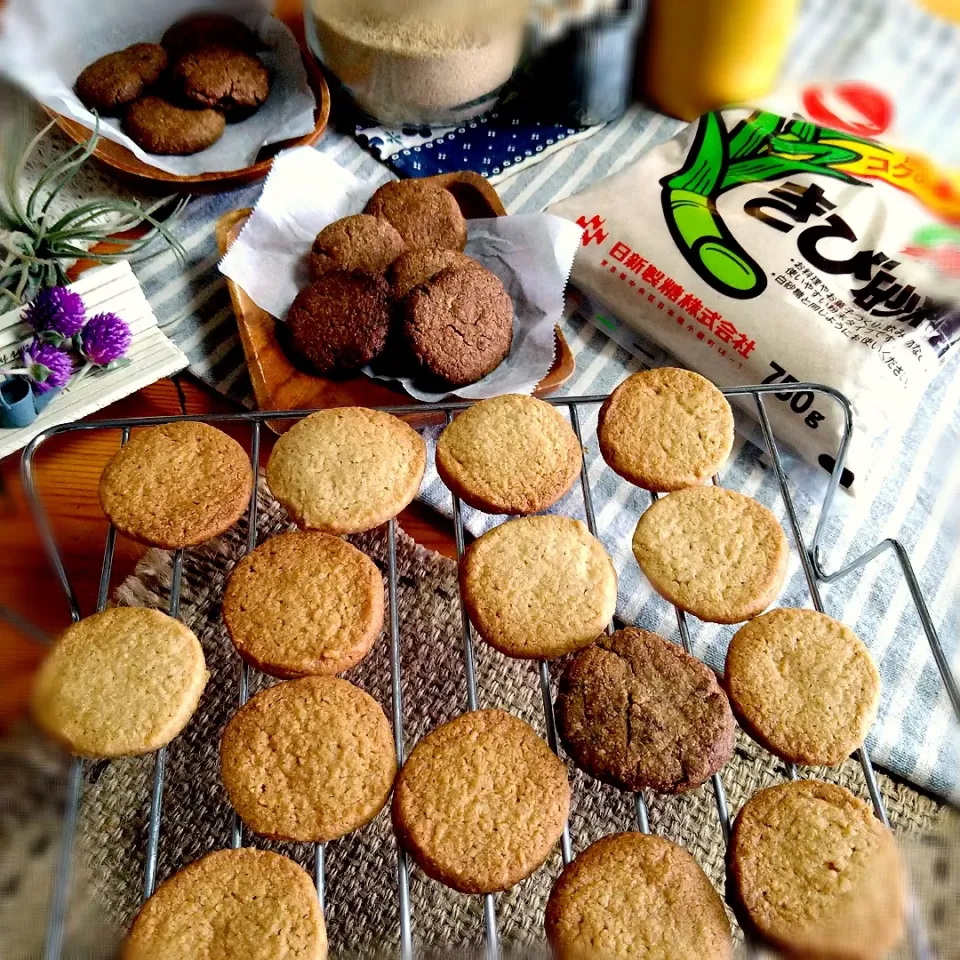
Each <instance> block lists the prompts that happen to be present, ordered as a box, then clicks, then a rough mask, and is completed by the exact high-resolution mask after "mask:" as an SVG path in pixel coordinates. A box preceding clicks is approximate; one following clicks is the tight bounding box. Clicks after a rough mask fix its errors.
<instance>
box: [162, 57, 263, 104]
mask: <svg viewBox="0 0 960 960" xmlns="http://www.w3.org/2000/svg"><path fill="white" fill-rule="evenodd" d="M170 81H171V84H172V85H173V87H174V89H175V90H176V91H177V92H178V93H179V95H180V96H181V97H183V99H184V100H186V101H187V102H188V103H190V104H194V105H196V106H198V107H209V108H212V109H214V110H219V111H220V112H221V113H223V114H224V115H225V116H226V118H227V121H228V122H230V123H235V122H237V121H240V120H246V118H247V117H249V116H250V115H251V114H254V113H256V112H257V110H259V109H260V107H262V106H263V104H264V103H266V101H267V97H269V96H270V71H269V70H268V69H267V68H266V67H265V66H264V64H263V63H262V61H261V60H260V58H259V57H257V56H256V55H255V54H252V53H247V52H246V51H245V50H238V49H237V48H236V47H230V46H225V45H224V44H211V45H210V46H208V47H197V48H194V49H192V50H188V51H187V52H186V53H183V54H181V55H180V57H178V58H177V61H176V62H175V63H174V64H173V67H172V69H171V71H170Z"/></svg>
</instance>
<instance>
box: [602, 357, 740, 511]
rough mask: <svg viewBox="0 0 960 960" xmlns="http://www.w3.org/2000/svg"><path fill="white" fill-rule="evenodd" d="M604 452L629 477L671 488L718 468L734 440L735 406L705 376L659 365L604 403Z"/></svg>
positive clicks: (654, 487) (626, 383) (630, 380)
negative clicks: (731, 405) (733, 408)
mask: <svg viewBox="0 0 960 960" xmlns="http://www.w3.org/2000/svg"><path fill="white" fill-rule="evenodd" d="M597 439H598V440H599V442H600V453H601V454H603V459H604V460H606V461H607V463H608V464H609V466H610V468H611V469H612V470H614V471H615V472H617V473H619V474H620V476H621V477H623V478H624V479H625V480H629V481H630V482H631V483H634V484H636V485H637V486H638V487H643V489H644V490H656V491H659V492H661V493H668V492H670V491H671V490H681V489H683V488H684V487H693V486H697V485H698V484H701V483H703V482H704V481H705V480H707V479H709V478H710V477H712V476H713V475H714V474H716V473H719V472H720V468H721V467H722V466H723V465H724V464H725V463H726V462H727V457H728V456H730V449H731V447H732V446H733V411H732V410H731V409H730V404H729V403H727V400H726V397H724V395H723V394H722V393H721V392H720V391H719V390H718V389H717V388H716V387H715V386H714V385H713V384H712V383H711V382H710V381H709V380H707V379H706V378H704V377H701V376H700V374H698V373H692V372H691V371H689V370H679V369H677V368H675V367H659V368H657V369H655V370H644V371H642V372H641V373H635V374H634V375H633V376H632V377H628V378H627V379H626V380H624V381H623V383H621V384H620V386H619V387H617V389H616V390H614V391H613V393H611V394H610V396H609V397H608V398H607V400H606V402H605V403H604V404H603V406H602V407H601V408H600V418H599V420H598V423H597Z"/></svg>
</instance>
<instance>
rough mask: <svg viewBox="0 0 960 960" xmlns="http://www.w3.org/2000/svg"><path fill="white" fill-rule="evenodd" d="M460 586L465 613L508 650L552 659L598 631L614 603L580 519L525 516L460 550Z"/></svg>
mask: <svg viewBox="0 0 960 960" xmlns="http://www.w3.org/2000/svg"><path fill="white" fill-rule="evenodd" d="M460 585H461V589H462V590H463V599H464V602H465V603H466V605H467V611H468V612H469V614H470V620H471V621H472V623H473V625H474V627H476V629H477V632H478V633H479V634H480V636H481V637H483V639H484V640H486V641H487V643H489V644H490V645H491V646H492V647H495V648H496V649H497V650H499V651H500V652H501V653H505V654H506V655H507V656H510V657H528V658H538V659H551V658H553V657H562V656H564V654H567V653H573V652H574V651H576V650H580V649H582V648H583V647H585V646H587V645H588V644H591V643H593V641H594V640H596V639H597V637H598V636H599V635H600V634H601V633H602V632H603V631H604V629H605V628H606V626H607V624H608V623H610V620H611V618H612V617H613V614H614V611H615V609H616V604H617V574H616V571H615V570H614V568H613V563H612V562H611V560H610V557H609V556H608V555H607V551H606V550H604V549H603V545H602V544H601V543H600V541H599V540H597V539H596V538H595V537H592V536H591V535H590V531H589V530H588V529H587V527H586V526H585V525H584V524H582V523H581V522H580V521H579V520H570V519H568V518H567V517H554V516H544V517H524V518H522V519H520V520H511V521H509V522H508V523H503V524H501V525H500V526H499V527H494V529H493V530H490V531H489V532H487V533H485V534H484V535H483V536H482V537H480V539H479V540H476V541H475V542H474V543H472V544H471V545H470V547H469V548H468V549H467V552H466V553H465V554H464V556H463V561H462V562H461V565H460Z"/></svg>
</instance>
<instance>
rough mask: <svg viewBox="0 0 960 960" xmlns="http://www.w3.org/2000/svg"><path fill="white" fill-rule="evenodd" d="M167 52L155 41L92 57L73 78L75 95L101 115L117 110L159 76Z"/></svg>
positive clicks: (163, 66)
mask: <svg viewBox="0 0 960 960" xmlns="http://www.w3.org/2000/svg"><path fill="white" fill-rule="evenodd" d="M166 69H167V51H166V50H164V49H163V47H161V46H159V45H158V44H156V43H135V44H133V46H130V47H127V48H126V50H118V51H117V52H116V53H108V54H107V55H106V56H105V57H101V58H100V59H99V60H94V61H93V63H91V64H90V66H89V67H86V68H85V69H84V70H83V72H82V73H81V74H80V76H79V77H77V83H76V91H77V96H78V97H79V98H80V99H81V101H82V102H83V104H84V105H85V106H87V107H89V108H90V109H91V110H96V111H97V112H98V113H100V114H102V115H104V116H112V115H113V114H116V113H120V112H121V111H122V110H123V108H124V107H125V106H127V104H129V103H133V101H134V100H138V99H139V98H140V97H142V96H143V95H144V93H146V91H147V90H149V89H150V88H151V87H152V86H154V85H155V84H156V83H157V82H158V81H159V80H160V78H161V77H162V76H163V72H164V71H165V70H166Z"/></svg>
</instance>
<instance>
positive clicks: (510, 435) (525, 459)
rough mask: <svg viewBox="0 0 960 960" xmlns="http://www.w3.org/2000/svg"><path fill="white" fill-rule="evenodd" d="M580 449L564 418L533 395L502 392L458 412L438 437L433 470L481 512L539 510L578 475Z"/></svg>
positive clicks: (548, 503)
mask: <svg viewBox="0 0 960 960" xmlns="http://www.w3.org/2000/svg"><path fill="white" fill-rule="evenodd" d="M581 463H582V452H581V449H580V444H579V443H577V438H576V435H575V434H574V432H573V429H572V428H571V426H570V424H569V423H568V422H567V420H566V419H565V418H564V417H563V415H562V414H560V413H559V412H558V411H557V410H555V409H554V408H553V407H552V406H550V404H549V403H544V402H543V401H542V400H537V399H536V398H535V397H527V396H522V395H520V394H505V395H504V396H500V397H492V398H491V399H489V400H481V401H480V402H479V403H476V404H474V405H473V406H472V407H470V408H469V409H467V410H464V411H463V413H461V414H459V415H458V416H457V417H456V418H455V419H454V421H453V423H451V424H450V425H449V426H448V427H447V428H446V429H445V430H444V431H443V433H441V434H440V439H439V440H437V472H438V473H439V474H440V477H441V479H442V480H443V482H444V483H445V484H446V485H447V486H448V487H449V488H450V489H451V490H452V491H453V492H454V493H455V494H457V496H459V497H460V498H461V499H462V500H463V501H464V502H465V503H468V504H470V506H471V507H476V508H477V509H478V510H483V511H485V512H486V513H514V514H516V513H521V514H524V513H539V512H540V511H541V510H546V509H547V507H550V506H553V504H555V503H556V502H557V501H558V500H559V499H560V498H561V497H562V496H563V495H564V494H565V493H566V492H567V491H568V490H569V489H570V488H571V487H572V486H573V482H574V480H576V479H577V477H578V476H579V474H580V467H581Z"/></svg>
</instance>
